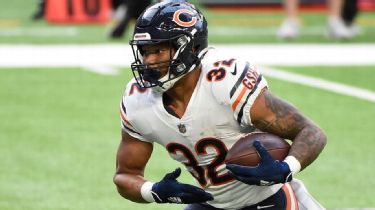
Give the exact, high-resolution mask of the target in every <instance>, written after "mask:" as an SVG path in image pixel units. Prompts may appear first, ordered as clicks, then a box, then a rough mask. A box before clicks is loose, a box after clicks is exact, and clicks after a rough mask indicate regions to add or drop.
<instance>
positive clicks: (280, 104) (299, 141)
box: [254, 91, 326, 168]
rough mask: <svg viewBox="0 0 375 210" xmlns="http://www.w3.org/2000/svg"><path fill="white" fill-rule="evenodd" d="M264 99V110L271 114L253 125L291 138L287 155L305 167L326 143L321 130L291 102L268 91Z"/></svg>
mask: <svg viewBox="0 0 375 210" xmlns="http://www.w3.org/2000/svg"><path fill="white" fill-rule="evenodd" d="M264 99H265V110H266V111H267V112H269V113H271V114H270V116H268V117H267V118H264V119H260V120H257V121H256V122H254V124H255V126H256V127H258V128H259V129H261V130H262V131H266V132H270V133H274V134H276V135H278V136H280V137H283V138H286V139H290V140H292V141H293V145H292V147H291V150H290V151H289V155H293V156H294V157H296V158H297V159H298V160H299V161H300V162H301V165H302V168H305V167H306V166H308V165H309V164H311V163H312V162H313V161H314V160H315V159H316V158H317V157H318V155H319V154H320V152H321V151H322V150H323V148H324V146H325V144H326V137H325V135H324V133H323V131H322V130H321V129H320V128H319V127H318V126H317V125H315V124H314V123H313V122H312V121H310V120H309V119H307V118H306V117H304V116H303V115H302V114H301V113H300V112H299V111H298V110H297V109H296V108H295V107H293V106H292V105H291V104H289V103H287V102H285V101H283V100H281V99H279V98H277V97H275V96H273V95H272V94H271V93H270V92H268V91H266V92H264Z"/></svg>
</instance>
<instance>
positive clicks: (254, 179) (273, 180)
mask: <svg viewBox="0 0 375 210" xmlns="http://www.w3.org/2000/svg"><path fill="white" fill-rule="evenodd" d="M253 145H254V147H255V148H256V150H257V151H258V153H259V155H260V158H261V162H260V164H259V165H258V166H256V167H250V166H241V165H237V164H228V165H227V166H226V168H227V169H228V170H229V172H230V173H231V174H232V175H233V176H234V177H235V178H236V179H237V180H239V181H241V182H243V183H246V184H249V185H259V186H269V185H273V184H278V183H286V182H289V181H291V180H292V172H291V171H290V168H289V165H288V164H287V163H286V162H284V161H281V162H280V161H278V160H274V159H273V158H272V157H271V155H270V154H269V153H268V152H267V150H266V149H265V148H264V147H263V145H262V144H261V143H260V142H259V141H254V143H253Z"/></svg>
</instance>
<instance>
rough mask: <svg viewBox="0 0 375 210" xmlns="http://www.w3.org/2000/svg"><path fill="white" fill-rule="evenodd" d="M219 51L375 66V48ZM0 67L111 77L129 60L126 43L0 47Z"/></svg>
mask: <svg viewBox="0 0 375 210" xmlns="http://www.w3.org/2000/svg"><path fill="white" fill-rule="evenodd" d="M213 47H215V48H216V49H218V51H221V52H225V54H227V55H235V57H237V58H239V59H245V60H249V59H250V62H253V63H255V64H257V65H259V66H263V67H264V66H270V65H279V66H285V65H287V66H293V65H299V66H312V65H316V66H318V65H322V66H337V65H357V66H363V65H375V58H374V55H375V44H279V45H274V44H237V45H228V44H216V45H213ZM0 58H1V59H0V70H1V68H3V69H5V68H23V67H26V68H29V67H44V68H46V67H47V68H50V67H82V68H83V69H85V70H88V71H92V72H95V73H99V74H104V75H116V74H117V73H118V69H117V68H119V67H129V66H130V64H131V62H132V61H133V54H132V50H131V49H130V47H129V45H127V44H93V45H92V44H90V45H9V44H8V45H0ZM263 69H264V71H263V73H264V74H265V75H268V76H270V77H274V78H277V79H281V80H285V81H288V82H293V83H297V84H301V85H306V86H310V87H315V88H319V89H324V90H327V91H331V92H335V93H339V94H343V95H348V96H352V97H356V98H360V99H363V100H367V101H370V102H374V103H375V93H374V92H372V91H370V90H365V89H361V88H357V87H352V86H349V85H344V84H341V83H336V82H331V81H327V80H323V79H318V78H314V77H309V76H302V75H298V74H295V73H289V72H285V71H281V70H277V69H273V68H269V67H265V68H263Z"/></svg>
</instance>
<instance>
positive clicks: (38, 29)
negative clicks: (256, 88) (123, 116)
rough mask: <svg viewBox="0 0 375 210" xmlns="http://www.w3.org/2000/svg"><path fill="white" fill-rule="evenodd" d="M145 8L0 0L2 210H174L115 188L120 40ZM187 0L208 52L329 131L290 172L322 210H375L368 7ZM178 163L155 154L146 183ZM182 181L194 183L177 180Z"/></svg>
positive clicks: (374, 103)
mask: <svg viewBox="0 0 375 210" xmlns="http://www.w3.org/2000/svg"><path fill="white" fill-rule="evenodd" d="M151 2H152V1H144V0H142V1H141V0H137V1H135V0H134V1H130V0H126V1H110V0H47V1H39V0H27V1H24V0H12V1H6V0H0V5H1V7H0V209H1V210H21V209H28V210H34V209H35V210H52V209H53V210H60V209H61V210H63V209H64V210H65V209H69V210H70V209H71V210H78V209H79V210H81V209H82V210H89V209H90V210H109V209H111V210H125V209H126V210H132V209H143V210H146V209H150V210H151V209H182V207H181V206H178V205H158V204H147V205H145V204H136V203H132V202H129V201H127V200H125V199H123V198H122V197H121V196H120V195H118V193H117V191H116V188H115V185H114V184H113V183H112V177H113V174H114V171H115V154H116V149H117V145H118V144H119V140H120V119H119V116H118V105H119V102H120V98H121V96H122V92H123V90H124V87H125V85H126V83H127V82H128V81H129V80H130V79H131V78H132V73H131V70H130V68H129V65H130V63H131V62H132V61H133V57H132V52H131V49H130V47H129V46H128V42H129V40H130V39H131V37H132V29H133V27H134V21H135V18H136V17H137V15H139V13H140V12H141V11H142V10H143V8H144V7H145V6H147V5H148V4H149V3H151ZM189 2H191V3H194V4H196V5H197V7H199V8H200V9H201V10H202V11H203V13H204V14H205V16H206V18H207V20H208V23H209V44H210V45H212V46H214V47H215V48H217V49H219V50H221V51H225V52H226V53H228V54H229V55H231V56H234V57H241V58H245V59H247V60H249V61H250V62H252V63H255V64H257V65H259V67H260V69H261V71H262V73H263V74H264V75H265V76H266V78H267V79H268V82H269V86H270V89H271V91H272V92H274V93H275V94H277V95H279V96H280V97H283V98H285V99H286V100H288V101H290V102H291V103H293V104H294V105H295V106H297V107H298V108H299V109H300V110H301V111H302V112H304V113H305V114H306V115H307V116H309V117H310V118H312V119H313V120H314V121H315V122H317V123H318V124H319V125H321V127H322V128H323V129H324V130H325V131H326V133H327V135H328V145H327V147H326V149H325V150H324V151H323V153H322V154H321V155H320V156H319V158H318V159H317V160H316V161H315V162H314V163H313V164H312V165H311V166H310V167H309V168H307V169H306V170H305V171H303V172H301V173H300V174H299V175H298V178H299V179H302V180H303V181H304V182H305V184H306V186H307V187H308V189H309V191H310V193H311V194H312V195H313V196H314V197H315V198H316V199H317V200H319V201H320V202H321V203H322V204H323V205H324V206H325V207H326V208H327V209H371V208H372V209H375V200H374V199H373V195H374V194H375V190H374V186H375V179H374V178H373V177H372V175H373V174H374V173H375V170H374V165H375V151H374V148H375V132H374V128H375V121H374V117H375V12H374V11H375V0H357V1H352V0H351V1H347V2H346V4H347V5H346V7H345V8H346V10H345V11H344V9H341V7H340V10H339V12H337V11H336V12H335V9H334V7H335V4H337V1H336V2H335V0H331V1H328V2H326V1H323V0H301V1H300V2H299V5H297V6H296V5H295V3H293V2H289V3H286V2H282V1H281V0H194V1H189ZM284 4H285V6H283V5H284ZM287 5H289V6H287ZM293 5H294V6H293ZM336 7H337V5H336ZM296 8H297V9H296ZM342 8H344V7H342ZM336 9H337V8H336ZM179 166H180V167H183V166H182V165H180V164H179V163H176V162H174V161H173V160H172V159H171V158H169V156H168V153H167V152H166V151H165V150H164V149H163V148H161V147H159V146H157V145H156V149H155V151H154V154H153V156H152V159H151V161H150V162H149V164H148V168H147V171H146V178H147V179H149V180H152V181H158V180H160V179H161V178H162V176H163V175H164V174H165V173H167V172H169V171H172V170H173V169H175V168H176V167H179ZM181 181H183V182H188V183H192V184H193V183H194V180H192V179H191V177H190V176H189V174H188V173H187V172H186V171H184V172H183V175H182V177H181Z"/></svg>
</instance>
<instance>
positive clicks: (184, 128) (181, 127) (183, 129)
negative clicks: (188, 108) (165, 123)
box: [177, 124, 186, 133]
mask: <svg viewBox="0 0 375 210" xmlns="http://www.w3.org/2000/svg"><path fill="white" fill-rule="evenodd" d="M177 127H178V130H179V131H180V133H186V127H185V125H184V124H179V125H177Z"/></svg>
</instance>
